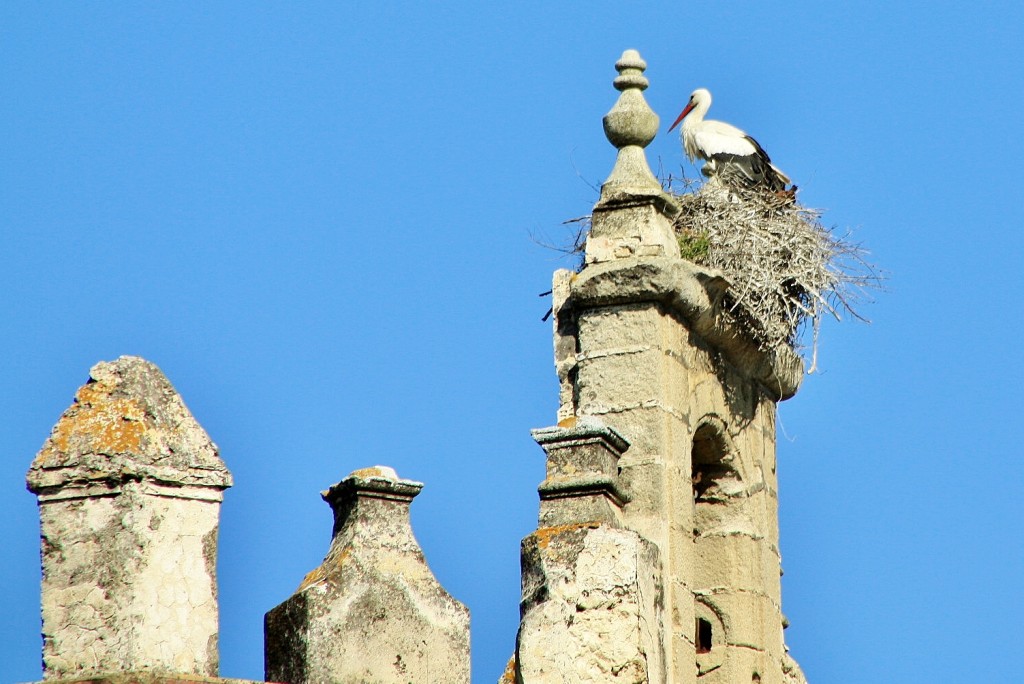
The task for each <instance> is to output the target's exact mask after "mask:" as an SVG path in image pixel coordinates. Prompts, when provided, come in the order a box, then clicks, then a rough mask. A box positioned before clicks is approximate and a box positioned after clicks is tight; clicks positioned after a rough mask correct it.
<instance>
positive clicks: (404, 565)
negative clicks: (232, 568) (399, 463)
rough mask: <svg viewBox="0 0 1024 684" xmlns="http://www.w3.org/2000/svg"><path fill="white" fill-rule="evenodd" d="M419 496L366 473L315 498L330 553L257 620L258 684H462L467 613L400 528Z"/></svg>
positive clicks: (407, 485)
mask: <svg viewBox="0 0 1024 684" xmlns="http://www.w3.org/2000/svg"><path fill="white" fill-rule="evenodd" d="M422 488H423V485H422V484H421V483H419V482H413V481H412V480H401V479H399V478H398V475H397V474H396V473H395V471H394V470H392V469H391V468H387V467H382V466H375V467H373V468H364V469H362V470H357V471H355V472H353V473H352V474H351V475H349V476H348V477H346V478H345V479H344V480H342V481H341V482H339V483H338V484H336V485H334V486H333V487H331V488H330V489H328V490H327V491H325V492H323V498H324V500H325V501H326V502H327V503H328V504H330V506H331V509H332V510H333V511H334V532H333V540H332V542H331V548H330V550H329V551H328V553H327V557H326V558H325V559H324V562H323V563H322V564H321V565H320V567H318V568H316V569H315V570H313V571H312V572H311V573H309V574H308V575H307V576H306V579H305V580H304V581H303V582H302V584H301V585H300V586H299V588H298V589H297V590H296V592H295V594H293V595H292V596H291V598H289V599H288V600H286V601H285V602H284V603H282V604H280V605H279V606H277V607H276V608H274V609H273V610H271V611H270V612H269V613H267V615H266V622H265V631H266V677H267V680H268V681H277V682H288V683H289V684H349V683H351V684H357V683H362V682H375V683H378V684H384V683H394V684H406V683H407V682H424V683H427V682H430V683H431V684H468V682H469V611H468V610H467V609H466V607H465V606H463V605H462V604H461V603H459V602H458V601H456V600H455V599H454V598H452V597H451V596H450V595H449V594H448V592H446V591H445V590H444V588H443V587H442V586H441V585H440V584H439V583H438V582H437V579H435V578H434V575H433V573H432V572H431V571H430V568H429V567H428V566H427V562H426V559H425V558H424V556H423V551H422V549H420V546H419V544H418V543H417V541H416V538H415V537H414V536H413V534H412V528H411V526H410V524H409V504H410V503H411V502H412V500H413V498H414V497H415V496H416V495H417V494H419V492H420V490H421V489H422Z"/></svg>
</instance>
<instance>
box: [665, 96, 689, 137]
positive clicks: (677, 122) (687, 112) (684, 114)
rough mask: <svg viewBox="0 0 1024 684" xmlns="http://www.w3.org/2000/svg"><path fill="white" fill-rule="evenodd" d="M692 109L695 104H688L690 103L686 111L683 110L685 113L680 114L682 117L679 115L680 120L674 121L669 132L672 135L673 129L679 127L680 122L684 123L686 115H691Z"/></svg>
mask: <svg viewBox="0 0 1024 684" xmlns="http://www.w3.org/2000/svg"><path fill="white" fill-rule="evenodd" d="M691 109H693V103H692V102H688V103H687V104H686V109H684V110H683V113H682V114H680V115H679V118H678V119H676V120H675V121H674V122H673V123H672V125H671V126H669V127H668V132H669V133H671V132H672V129H673V128H675V127H676V126H678V125H679V122H680V121H682V120H683V119H685V118H686V115H687V114H689V113H690V110H691Z"/></svg>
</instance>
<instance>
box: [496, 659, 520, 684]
mask: <svg viewBox="0 0 1024 684" xmlns="http://www.w3.org/2000/svg"><path fill="white" fill-rule="evenodd" d="M515 682H516V657H515V656H514V655H513V656H512V657H511V658H509V659H508V664H507V665H505V671H504V672H502V673H501V677H499V678H498V684H515Z"/></svg>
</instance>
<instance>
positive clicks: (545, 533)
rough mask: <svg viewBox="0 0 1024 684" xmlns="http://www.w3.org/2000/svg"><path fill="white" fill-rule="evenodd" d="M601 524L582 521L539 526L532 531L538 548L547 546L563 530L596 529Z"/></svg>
mask: <svg viewBox="0 0 1024 684" xmlns="http://www.w3.org/2000/svg"><path fill="white" fill-rule="evenodd" d="M600 526H601V523H599V522H592V521H591V522H582V523H569V524H568V525H555V526H554V527H539V528H537V531H536V532H534V533H533V536H534V538H535V539H536V540H537V546H538V547H539V548H542V549H544V548H547V546H548V544H550V543H551V540H552V539H553V538H555V537H557V536H558V535H560V534H562V533H563V532H571V531H572V530H582V529H591V530H596V529H597V528H598V527H600Z"/></svg>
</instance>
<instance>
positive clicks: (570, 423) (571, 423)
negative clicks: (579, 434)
mask: <svg viewBox="0 0 1024 684" xmlns="http://www.w3.org/2000/svg"><path fill="white" fill-rule="evenodd" d="M558 427H560V428H574V427H576V416H569V417H568V418H563V419H562V420H560V421H558Z"/></svg>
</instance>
